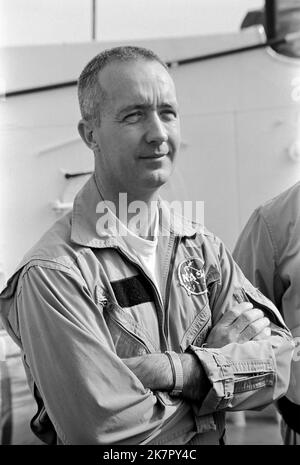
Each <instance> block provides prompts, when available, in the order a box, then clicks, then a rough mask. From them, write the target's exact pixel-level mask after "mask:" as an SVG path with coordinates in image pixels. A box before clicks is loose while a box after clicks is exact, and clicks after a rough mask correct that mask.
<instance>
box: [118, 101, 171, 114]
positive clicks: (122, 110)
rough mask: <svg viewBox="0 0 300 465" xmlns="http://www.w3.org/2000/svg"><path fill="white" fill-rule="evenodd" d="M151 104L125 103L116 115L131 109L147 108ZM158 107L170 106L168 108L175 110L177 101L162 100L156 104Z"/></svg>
mask: <svg viewBox="0 0 300 465" xmlns="http://www.w3.org/2000/svg"><path fill="white" fill-rule="evenodd" d="M151 107H152V105H151V104H149V103H133V104H131V105H127V106H126V107H124V108H121V109H120V110H119V111H118V113H117V114H118V115H119V116H121V115H122V114H124V113H128V112H130V111H132V110H145V109H148V108H151ZM158 107H159V108H170V109H175V110H178V104H177V103H175V102H174V103H173V104H172V103H168V102H164V103H162V104H161V105H159V106H158Z"/></svg>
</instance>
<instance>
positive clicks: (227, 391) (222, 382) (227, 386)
mask: <svg viewBox="0 0 300 465" xmlns="http://www.w3.org/2000/svg"><path fill="white" fill-rule="evenodd" d="M189 349H190V350H191V351H192V352H193V353H194V354H195V355H196V357H197V358H198V360H199V361H200V363H201V365H202V367H203V369H204V371H205V373H206V376H207V378H208V380H209V381H210V383H211V389H210V390H209V391H208V393H207V396H206V397H205V399H204V400H203V402H202V405H201V406H200V407H199V411H198V412H197V413H198V415H205V414H208V413H211V412H214V411H216V410H221V409H224V408H226V407H227V406H228V405H229V404H230V402H231V400H232V398H233V394H234V379H235V377H234V369H233V364H232V363H231V362H230V360H228V359H227V358H226V357H224V355H222V354H221V353H220V352H219V351H218V349H208V348H207V349H206V348H203V347H196V346H190V347H189Z"/></svg>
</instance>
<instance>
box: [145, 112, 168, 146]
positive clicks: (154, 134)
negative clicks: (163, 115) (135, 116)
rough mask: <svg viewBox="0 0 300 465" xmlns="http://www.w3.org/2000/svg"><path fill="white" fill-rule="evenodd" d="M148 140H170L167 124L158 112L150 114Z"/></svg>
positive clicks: (156, 141)
mask: <svg viewBox="0 0 300 465" xmlns="http://www.w3.org/2000/svg"><path fill="white" fill-rule="evenodd" d="M146 140H147V142H148V143H149V144H150V143H151V142H155V143H157V144H162V143H163V142H166V141H167V140H168V133H167V130H166V128H165V125H164V123H163V121H162V120H161V119H160V116H159V114H158V113H156V112H153V114H152V115H151V116H149V119H148V126H147V133H146Z"/></svg>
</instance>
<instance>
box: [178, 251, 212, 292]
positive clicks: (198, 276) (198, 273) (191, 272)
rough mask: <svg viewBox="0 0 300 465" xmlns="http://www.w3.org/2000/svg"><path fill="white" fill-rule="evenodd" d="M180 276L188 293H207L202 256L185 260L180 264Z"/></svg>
mask: <svg viewBox="0 0 300 465" xmlns="http://www.w3.org/2000/svg"><path fill="white" fill-rule="evenodd" d="M178 278H179V282H180V284H181V286H183V287H184V288H185V290H186V292H187V293H188V295H191V294H194V295H201V294H206V293H207V288H206V282H205V273H204V269H203V261H202V260H200V258H190V259H189V260H184V261H183V262H181V263H180V265H179V266H178Z"/></svg>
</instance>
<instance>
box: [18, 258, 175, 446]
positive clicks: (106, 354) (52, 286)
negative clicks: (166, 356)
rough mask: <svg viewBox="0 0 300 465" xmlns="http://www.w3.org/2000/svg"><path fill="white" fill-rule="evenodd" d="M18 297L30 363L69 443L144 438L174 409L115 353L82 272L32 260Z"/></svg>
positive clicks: (48, 407) (27, 362)
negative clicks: (165, 403)
mask: <svg viewBox="0 0 300 465" xmlns="http://www.w3.org/2000/svg"><path fill="white" fill-rule="evenodd" d="M15 305H17V312H12V315H17V317H18V322H15V321H14V322H11V323H12V324H13V325H14V327H16V326H18V328H19V336H20V339H21V340H22V345H23V348H24V352H25V354H26V356H25V366H26V365H27V367H28V368H29V369H30V372H31V374H32V377H33V379H34V382H35V384H36V386H37V388H38V391H39V393H40V395H41V397H42V398H43V400H44V403H45V407H46V411H47V413H48V416H49V418H50V420H51V421H52V423H53V424H54V426H55V429H56V431H57V434H58V436H59V438H60V440H61V441H62V442H63V443H64V444H102V445H103V444H110V445H113V444H126V445H127V444H139V443H141V444H143V443H144V442H145V441H146V442H147V441H148V440H150V439H151V437H153V436H155V434H156V432H157V431H159V429H160V428H161V426H162V424H163V423H164V422H165V421H167V419H168V417H170V416H171V415H172V414H174V412H175V411H176V407H174V406H170V407H165V406H164V405H163V404H160V403H159V401H158V399H157V397H156V396H155V395H154V394H153V393H152V392H151V391H150V390H149V389H145V388H144V387H143V385H142V384H141V382H140V381H139V380H138V378H137V377H136V376H135V375H134V374H133V373H132V372H131V371H130V370H129V369H128V368H127V367H126V365H125V364H124V363H123V362H122V360H121V359H120V358H119V357H118V356H117V355H116V352H115V350H114V346H113V342H112V340H111V337H110V334H109V332H108V330H107V327H106V324H105V321H104V318H103V315H102V313H101V311H99V307H98V306H96V305H95V303H94V301H93V299H92V298H91V295H90V292H89V290H88V289H87V287H86V286H85V284H84V281H83V280H81V279H80V278H79V277H78V276H74V275H72V274H69V273H68V272H65V271H61V270H57V269H50V268H45V267H40V266H33V267H31V268H30V269H29V270H28V271H26V273H25V274H24V275H23V276H22V279H21V284H20V285H19V289H18V296H17V300H16V303H15ZM32 388H33V387H32Z"/></svg>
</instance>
